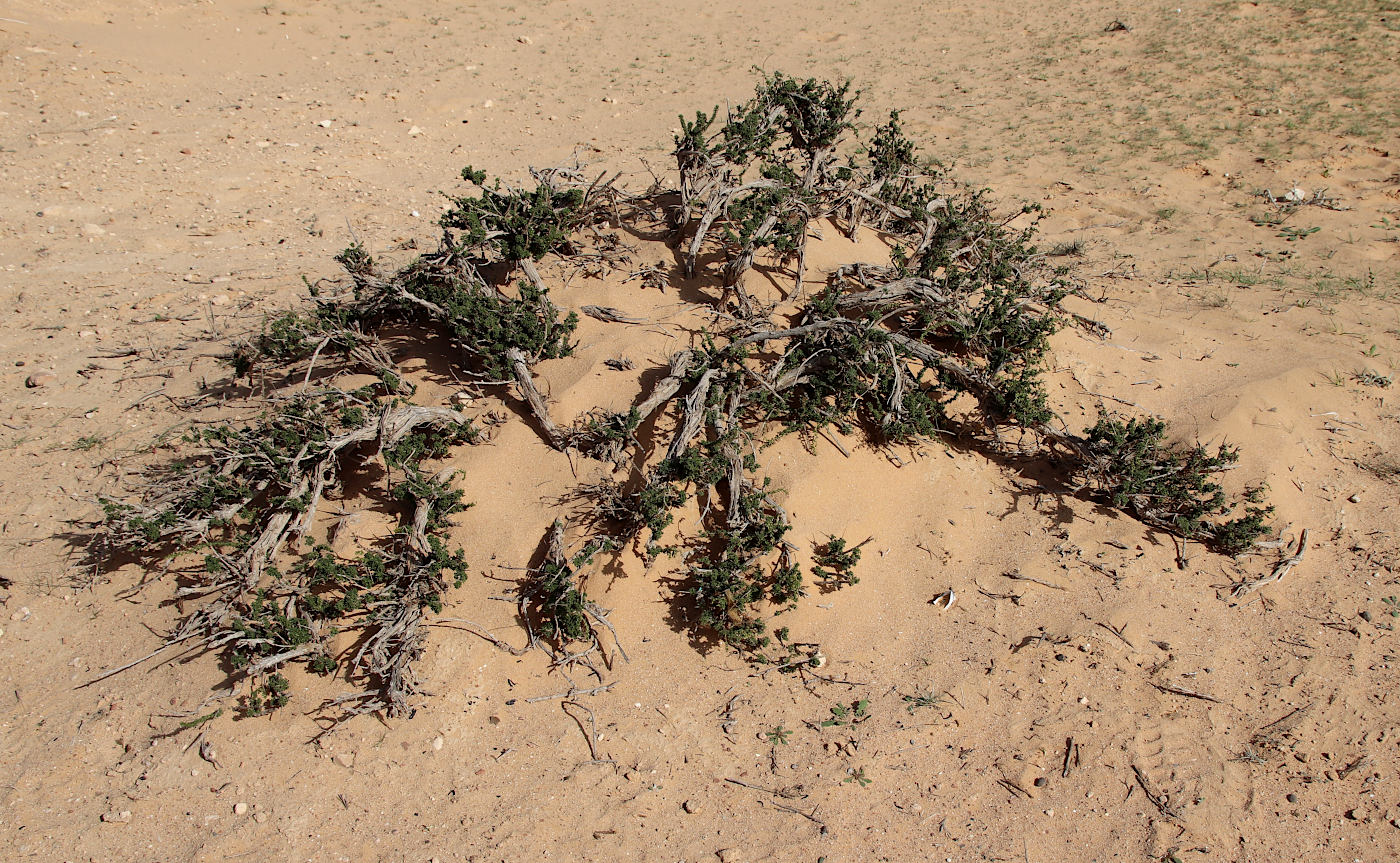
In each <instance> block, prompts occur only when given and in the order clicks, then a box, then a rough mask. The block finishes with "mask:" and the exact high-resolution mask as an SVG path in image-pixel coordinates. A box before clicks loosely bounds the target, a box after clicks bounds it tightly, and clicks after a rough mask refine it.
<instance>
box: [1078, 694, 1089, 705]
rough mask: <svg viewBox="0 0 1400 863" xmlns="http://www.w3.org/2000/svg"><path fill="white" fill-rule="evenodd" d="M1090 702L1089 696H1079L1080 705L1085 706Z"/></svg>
mask: <svg viewBox="0 0 1400 863" xmlns="http://www.w3.org/2000/svg"><path fill="white" fill-rule="evenodd" d="M1088 703H1089V699H1088V698H1085V697H1084V696H1083V695H1081V696H1079V706H1081V707H1084V706H1086V705H1088Z"/></svg>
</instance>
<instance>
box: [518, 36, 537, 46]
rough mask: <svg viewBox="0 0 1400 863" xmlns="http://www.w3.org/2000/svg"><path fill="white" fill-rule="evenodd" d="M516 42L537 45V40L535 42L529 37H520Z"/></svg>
mask: <svg viewBox="0 0 1400 863" xmlns="http://www.w3.org/2000/svg"><path fill="white" fill-rule="evenodd" d="M515 41H517V42H519V43H520V44H521V45H533V44H535V40H534V39H531V38H530V37H529V36H521V37H519V38H518V39H516V40H515Z"/></svg>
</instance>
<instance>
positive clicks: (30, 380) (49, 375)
mask: <svg viewBox="0 0 1400 863" xmlns="http://www.w3.org/2000/svg"><path fill="white" fill-rule="evenodd" d="M56 380H58V374H57V373H56V372H35V373H34V374H32V375H30V376H29V377H27V378H25V379H24V385H25V386H27V387H29V388H30V389H31V390H32V389H34V388H35V387H45V386H48V385H49V384H51V383H53V382H54V381H56Z"/></svg>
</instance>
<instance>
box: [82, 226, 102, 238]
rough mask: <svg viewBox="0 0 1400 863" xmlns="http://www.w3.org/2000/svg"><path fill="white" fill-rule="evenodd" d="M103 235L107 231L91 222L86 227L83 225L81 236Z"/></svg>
mask: <svg viewBox="0 0 1400 863" xmlns="http://www.w3.org/2000/svg"><path fill="white" fill-rule="evenodd" d="M105 233H107V229H106V228H104V227H102V226H101V225H96V224H93V223H92V222H88V223H87V224H86V225H83V234H84V235H85V236H88V237H100V236H102V235H103V234H105Z"/></svg>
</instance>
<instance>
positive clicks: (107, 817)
mask: <svg viewBox="0 0 1400 863" xmlns="http://www.w3.org/2000/svg"><path fill="white" fill-rule="evenodd" d="M102 820H103V821H105V822H107V823H108V824H130V823H131V810H130V809H123V810H122V811H120V812H118V811H116V810H115V809H114V810H112V811H111V812H104V813H102Z"/></svg>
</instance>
